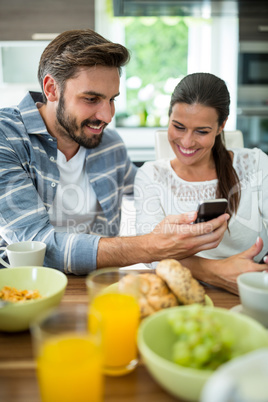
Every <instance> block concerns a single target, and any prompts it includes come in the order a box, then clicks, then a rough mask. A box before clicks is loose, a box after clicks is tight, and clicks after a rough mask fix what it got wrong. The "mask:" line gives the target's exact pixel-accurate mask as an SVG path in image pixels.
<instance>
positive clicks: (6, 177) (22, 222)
mask: <svg viewBox="0 0 268 402" xmlns="http://www.w3.org/2000/svg"><path fill="white" fill-rule="evenodd" d="M40 100H41V94H39V93H28V94H27V95H26V96H25V98H24V99H23V100H22V102H21V103H20V104H19V105H18V106H17V107H9V108H4V109H1V110H0V245H1V246H3V245H6V244H7V243H8V244H10V243H14V242H18V241H24V240H38V241H43V242H45V243H46V244H47V251H46V257H45V262H44V264H45V265H46V266H49V267H53V268H57V269H59V270H61V271H63V272H65V273H73V274H76V275H85V274H87V273H88V272H90V271H91V270H93V269H95V268H96V258H97V249H98V242H99V239H100V237H110V236H117V235H118V233H119V228H120V216H121V201H122V196H123V194H132V192H133V182H134V177H135V174H136V167H135V166H134V165H133V164H132V163H131V161H130V159H129V157H128V155H127V151H126V148H125V145H124V143H123V141H122V139H121V137H120V136H119V135H118V134H117V133H116V132H115V131H114V130H111V129H105V131H104V135H103V138H102V142H101V144H100V145H99V146H98V147H96V148H94V149H87V150H86V172H87V175H88V180H89V182H90V183H91V185H92V187H93V189H94V191H95V193H96V196H97V199H98V202H99V204H100V206H101V211H100V212H98V214H97V216H96V217H95V221H94V223H93V225H92V227H91V228H90V233H88V234H86V233H78V234H73V233H72V234H70V233H66V232H56V231H55V229H54V227H53V226H52V225H51V223H50V221H49V216H48V210H49V208H50V207H51V205H52V203H53V199H54V197H55V194H56V191H57V186H58V184H59V171H58V168H57V163H56V160H57V140H56V138H54V137H52V136H51V135H50V134H49V133H48V131H47V129H46V126H45V124H44V121H43V119H42V117H41V115H40V113H39V111H38V109H37V107H36V105H35V102H37V101H40Z"/></svg>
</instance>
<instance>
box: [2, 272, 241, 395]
mask: <svg viewBox="0 0 268 402" xmlns="http://www.w3.org/2000/svg"><path fill="white" fill-rule="evenodd" d="M206 294H207V295H208V296H209V297H210V298H211V299H212V301H213V303H214V306H215V307H224V308H227V309H230V308H232V307H233V306H235V305H238V304H239V303H240V300H239V297H238V296H236V295H233V294H230V293H228V292H225V291H224V290H221V289H215V288H206ZM87 302H88V298H87V289H86V283H85V277H81V276H80V277H78V276H73V275H70V276H68V285H67V288H66V292H65V295H64V297H63V299H62V302H61V304H62V305H68V304H69V305H70V304H76V303H81V304H87ZM148 400H151V401H153V402H162V401H163V402H172V401H178V400H179V399H176V398H174V397H172V396H171V395H169V394H168V393H167V392H166V391H164V390H163V389H162V388H161V387H160V386H159V385H158V384H157V383H156V382H155V381H154V380H153V378H152V377H151V375H150V374H149V372H148V371H147V369H146V368H145V366H144V365H143V364H142V362H140V363H139V365H138V367H137V368H136V369H135V370H134V371H133V372H132V373H130V374H127V375H125V376H121V377H108V376H106V377H105V395H104V401H105V402H148ZM0 401H1V402H40V397H39V392H38V385H37V379H36V372H35V363H34V359H33V351H32V344H31V337H30V332H29V331H24V332H20V333H19V332H18V333H5V332H0ZM180 401H181V402H183V401H182V400H180ZM59 402H64V401H59ZM74 402H75V401H74Z"/></svg>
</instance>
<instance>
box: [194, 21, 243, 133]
mask: <svg viewBox="0 0 268 402" xmlns="http://www.w3.org/2000/svg"><path fill="white" fill-rule="evenodd" d="M238 44H239V39H238V19H237V18H235V17H221V18H219V17H214V18H213V19H208V20H202V21H201V20H200V19H197V20H194V19H193V21H192V23H191V24H190V27H189V49H188V73H189V74H190V73H194V72H209V73H212V74H215V75H217V76H218V77H220V78H222V79H223V80H224V81H225V82H226V84H227V86H228V89H229V92H230V97H231V106H230V115H229V119H228V122H227V124H226V130H235V129H236V109H237V108H236V104H237V63H238Z"/></svg>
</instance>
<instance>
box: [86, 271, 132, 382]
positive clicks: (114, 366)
mask: <svg viewBox="0 0 268 402" xmlns="http://www.w3.org/2000/svg"><path fill="white" fill-rule="evenodd" d="M86 284H87V289H88V294H89V303H90V304H89V306H90V308H89V311H90V313H91V312H92V313H93V314H96V313H97V314H99V316H100V319H101V325H102V330H103V349H104V368H103V371H104V373H105V374H107V375H112V376H118V375H123V374H127V373H129V372H130V371H132V370H134V368H135V367H136V365H137V364H138V350H137V330H138V326H139V321H140V310H139V305H138V298H137V296H138V275H137V273H135V271H127V270H120V269H118V268H104V269H97V270H96V271H94V272H92V273H91V274H90V275H89V276H88V277H87V280H86Z"/></svg>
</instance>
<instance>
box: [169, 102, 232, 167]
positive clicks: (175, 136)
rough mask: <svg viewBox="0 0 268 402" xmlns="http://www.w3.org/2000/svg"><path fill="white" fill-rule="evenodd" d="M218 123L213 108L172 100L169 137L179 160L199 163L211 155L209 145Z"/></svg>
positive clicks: (206, 160) (211, 144) (189, 163)
mask: <svg viewBox="0 0 268 402" xmlns="http://www.w3.org/2000/svg"><path fill="white" fill-rule="evenodd" d="M224 126H225V122H224V123H223V124H222V125H221V126H219V123H218V114H217V111H216V109H214V108H212V107H208V106H204V105H201V104H199V103H195V104H192V105H188V104H187V103H175V104H174V106H173V108H172V113H171V115H170V118H169V126H168V140H169V142H170V145H171V147H172V149H173V151H174V152H175V155H176V157H177V159H178V162H179V163H181V164H183V165H189V166H190V165H191V166H192V165H199V164H203V163H206V162H208V163H209V161H210V160H211V158H212V147H213V145H214V143H215V138H216V135H218V134H220V133H221V131H222V130H223V128H224Z"/></svg>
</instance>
